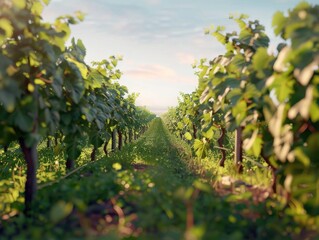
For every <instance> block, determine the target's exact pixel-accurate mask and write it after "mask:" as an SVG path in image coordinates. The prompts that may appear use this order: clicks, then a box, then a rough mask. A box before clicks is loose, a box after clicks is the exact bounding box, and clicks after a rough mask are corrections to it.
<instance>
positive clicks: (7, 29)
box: [0, 18, 13, 43]
mask: <svg viewBox="0 0 319 240" xmlns="http://www.w3.org/2000/svg"><path fill="white" fill-rule="evenodd" d="M0 29H2V30H3V31H4V35H2V34H0V43H2V42H3V41H4V40H5V39H7V38H10V37H11V36H12V34H13V27H12V25H11V22H10V21H9V20H7V19H5V18H1V19H0Z"/></svg>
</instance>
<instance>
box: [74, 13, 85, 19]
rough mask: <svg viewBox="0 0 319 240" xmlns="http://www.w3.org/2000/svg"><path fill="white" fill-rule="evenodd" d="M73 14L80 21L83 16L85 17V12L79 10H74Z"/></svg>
mask: <svg viewBox="0 0 319 240" xmlns="http://www.w3.org/2000/svg"><path fill="white" fill-rule="evenodd" d="M75 16H76V17H77V18H78V19H79V20H80V21H83V20H84V18H85V14H84V13H83V12H81V11H76V12H75Z"/></svg>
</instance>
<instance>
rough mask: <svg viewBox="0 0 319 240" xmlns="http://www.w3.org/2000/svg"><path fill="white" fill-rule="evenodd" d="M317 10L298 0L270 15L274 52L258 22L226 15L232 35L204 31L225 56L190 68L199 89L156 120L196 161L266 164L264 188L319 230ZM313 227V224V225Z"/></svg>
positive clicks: (219, 29)
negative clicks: (212, 155)
mask: <svg viewBox="0 0 319 240" xmlns="http://www.w3.org/2000/svg"><path fill="white" fill-rule="evenodd" d="M318 13H319V6H318V5H314V6H313V5H310V4H308V3H306V2H302V3H300V4H298V5H297V6H296V7H295V8H294V9H292V10H289V11H288V12H287V13H286V14H285V13H283V12H277V13H275V14H274V16H273V21H272V26H273V29H274V33H275V34H276V35H277V36H279V37H281V39H282V43H280V44H278V46H277V49H276V50H274V52H271V51H270V50H269V42H270V39H269V37H268V36H267V35H266V33H265V28H264V26H263V25H261V24H260V23H259V21H258V20H255V21H251V20H249V19H248V17H247V16H246V15H240V16H232V17H231V19H233V21H235V22H236V23H237V24H238V27H239V32H235V31H234V32H230V33H227V32H225V29H224V28H223V27H217V28H215V29H211V30H208V31H207V33H208V34H212V35H213V36H214V37H215V38H216V39H217V40H218V41H219V42H220V43H221V44H222V45H223V46H224V47H225V53H224V54H222V55H219V56H217V57H215V58H213V59H212V60H206V59H202V60H200V62H199V64H197V65H196V66H194V67H195V68H196V74H197V76H198V79H199V85H198V87H197V89H196V91H194V92H193V93H191V94H182V95H181V97H180V99H179V105H178V106H177V107H176V108H172V109H170V110H169V111H168V113H166V115H165V116H164V120H165V121H166V124H167V126H168V128H169V129H170V130H171V131H172V132H174V133H175V134H176V135H177V136H179V137H181V138H183V139H185V140H187V141H188V142H189V143H191V144H192V146H193V150H194V153H195V154H196V155H197V156H198V157H199V158H204V157H205V156H206V155H207V153H208V152H209V151H211V150H217V151H220V155H219V156H220V159H219V160H220V161H219V165H220V167H223V166H224V164H225V160H226V159H227V156H228V155H229V154H230V153H229V152H227V148H225V142H226V141H232V143H231V146H232V149H233V153H234V165H235V168H236V169H237V171H238V172H239V173H241V172H243V171H244V169H245V166H244V164H243V156H251V157H252V158H255V159H257V161H260V163H264V164H267V165H268V167H269V169H270V171H271V172H272V182H273V184H272V189H273V192H274V193H277V196H279V195H280V197H281V199H284V200H283V201H284V207H287V206H289V209H291V213H292V214H293V215H294V216H295V217H296V218H297V219H298V220H299V221H301V222H303V223H304V224H307V225H308V226H309V225H312V224H313V227H315V225H316V226H317V227H318V226H319V217H318V215H319V212H318V206H319V192H318V189H319V175H318V170H319V157H318V154H319V68H318V64H319V14H318ZM315 228H316V227H315Z"/></svg>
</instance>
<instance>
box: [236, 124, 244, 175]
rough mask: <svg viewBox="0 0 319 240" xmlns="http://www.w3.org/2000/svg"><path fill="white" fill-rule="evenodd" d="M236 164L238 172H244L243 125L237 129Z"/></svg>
mask: <svg viewBox="0 0 319 240" xmlns="http://www.w3.org/2000/svg"><path fill="white" fill-rule="evenodd" d="M235 166H236V170H237V172H238V173H242V172H243V144H242V127H237V128H236V131H235Z"/></svg>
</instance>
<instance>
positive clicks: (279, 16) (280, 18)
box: [272, 11, 287, 36]
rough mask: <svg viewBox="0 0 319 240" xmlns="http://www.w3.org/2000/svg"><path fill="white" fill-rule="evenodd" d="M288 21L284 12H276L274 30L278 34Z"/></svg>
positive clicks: (273, 23)
mask: <svg viewBox="0 0 319 240" xmlns="http://www.w3.org/2000/svg"><path fill="white" fill-rule="evenodd" d="M286 21H287V20H286V18H285V16H284V14H283V12H280V11H278V12H276V13H275V14H274V16H273V18H272V26H273V27H274V32H275V34H276V35H277V36H278V35H279V34H280V33H281V32H282V30H283V28H284V26H285V24H286Z"/></svg>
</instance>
